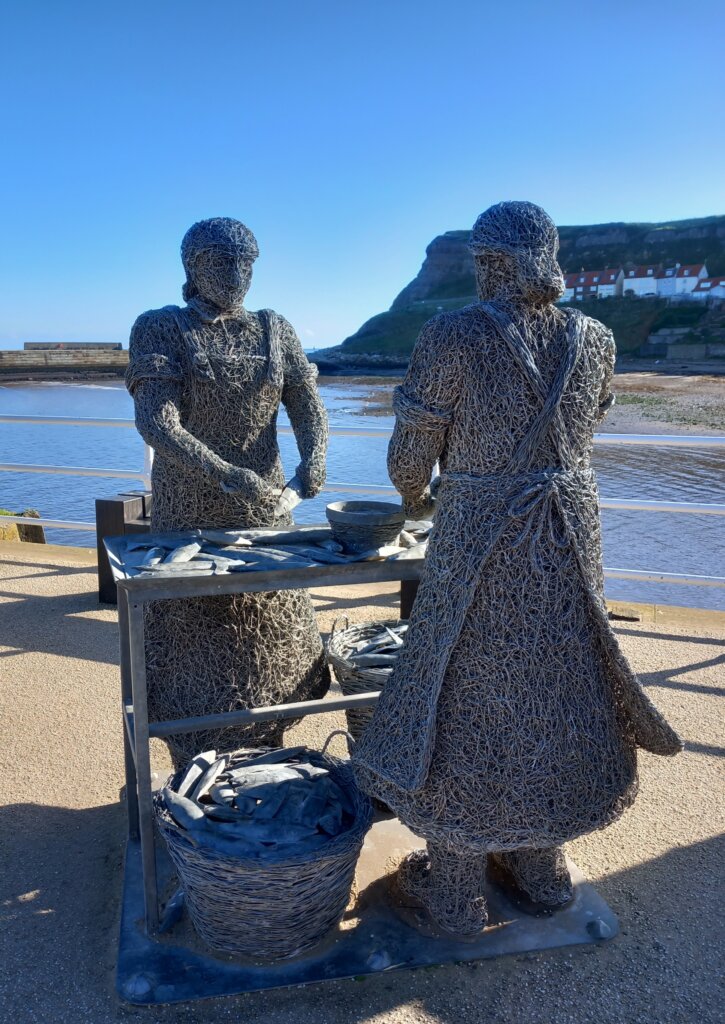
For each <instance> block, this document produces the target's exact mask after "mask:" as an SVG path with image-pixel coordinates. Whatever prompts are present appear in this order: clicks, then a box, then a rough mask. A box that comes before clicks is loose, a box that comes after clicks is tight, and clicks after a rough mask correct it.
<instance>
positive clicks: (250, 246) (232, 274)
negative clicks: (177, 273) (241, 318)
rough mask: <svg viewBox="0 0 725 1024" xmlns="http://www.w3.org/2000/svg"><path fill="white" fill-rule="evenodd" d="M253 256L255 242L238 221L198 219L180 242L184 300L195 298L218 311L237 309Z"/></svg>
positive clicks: (246, 287)
mask: <svg viewBox="0 0 725 1024" xmlns="http://www.w3.org/2000/svg"><path fill="white" fill-rule="evenodd" d="M257 256H259V247H258V246H257V240H256V238H255V237H254V235H253V234H252V232H251V231H250V230H249V228H248V227H246V226H245V225H244V224H242V222H241V221H239V220H233V219H232V218H231V217H212V218H211V219H210V220H200V221H199V222H198V223H196V224H194V225H192V227H190V228H189V230H188V231H187V232H186V234H185V235H184V238H183V240H182V242H181V261H182V263H183V264H184V270H185V271H186V284H185V285H184V299H185V300H186V301H187V302H188V301H189V300H191V299H193V298H196V297H199V298H201V299H203V300H204V301H205V302H208V303H211V304H212V305H213V306H215V307H216V308H217V309H219V310H220V311H222V312H229V311H233V310H237V309H241V308H242V306H243V303H244V298H245V296H246V294H247V292H248V291H249V286H250V284H251V282H252V264H253V262H254V260H256V258H257Z"/></svg>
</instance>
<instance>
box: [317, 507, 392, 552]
mask: <svg viewBox="0 0 725 1024" xmlns="http://www.w3.org/2000/svg"><path fill="white" fill-rule="evenodd" d="M326 514H327V521H328V522H329V524H330V528H331V530H332V535H333V537H334V538H335V540H336V541H338V542H339V543H340V544H342V545H343V547H344V548H345V549H346V550H348V551H370V550H373V549H374V548H381V547H384V546H385V545H386V544H394V543H395V541H396V540H397V539H398V536H399V535H400V531H401V530H402V529H403V526H404V525H405V512H404V511H403V507H402V505H394V504H393V503H392V502H390V501H333V502H332V503H331V504H329V505H328V506H327V509H326Z"/></svg>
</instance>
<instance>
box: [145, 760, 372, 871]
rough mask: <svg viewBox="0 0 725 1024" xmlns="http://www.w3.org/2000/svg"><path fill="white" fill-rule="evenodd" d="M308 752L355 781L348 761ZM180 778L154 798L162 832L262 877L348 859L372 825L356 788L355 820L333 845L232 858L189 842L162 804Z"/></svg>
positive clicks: (179, 843) (196, 850)
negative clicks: (270, 871)
mask: <svg viewBox="0 0 725 1024" xmlns="http://www.w3.org/2000/svg"><path fill="white" fill-rule="evenodd" d="M250 750H251V748H250ZM309 752H310V753H311V754H314V755H315V758H316V759H318V760H319V761H321V762H323V763H324V766H325V767H329V768H330V769H331V772H345V773H349V774H350V777H351V778H352V766H351V765H350V762H349V761H344V760H343V759H342V758H339V757H333V756H332V755H330V754H323V753H321V752H320V751H318V750H311V751H309ZM183 770H184V769H181V771H183ZM179 774H180V772H172V774H171V775H169V777H168V779H167V780H166V782H165V783H164V786H162V788H161V789H160V790H158V792H157V793H156V794H155V796H154V808H155V811H156V820H157V823H158V826H159V829H161V830H162V831H163V832H165V833H166V838H167V839H168V840H169V841H171V842H173V843H175V844H176V845H177V846H186V847H187V848H188V849H189V850H190V851H191V852H193V853H195V854H199V855H201V856H203V857H204V858H205V859H207V860H210V861H214V862H218V863H224V864H229V865H231V866H232V867H236V868H240V867H246V868H248V869H250V870H254V871H255V872H257V873H259V872H260V871H264V869H265V868H275V869H277V868H280V867H283V866H287V865H289V866H290V867H292V866H295V865H300V866H301V865H303V864H308V863H311V862H320V863H322V862H324V861H326V860H336V859H338V858H339V857H341V856H343V855H346V854H347V853H348V852H349V851H350V850H352V849H354V848H356V847H359V846H360V845H361V840H362V838H363V837H364V836H365V833H366V832H367V831H368V829H369V828H370V824H371V822H372V817H373V806H372V803H371V802H370V799H369V798H368V797H367V796H366V795H365V794H364V793H363V792H362V791H361V790H359V789H357V788H355V789H354V790H353V791H352V794H351V796H352V798H353V800H354V801H355V818H354V820H353V822H352V824H351V825H350V827H349V828H347V829H345V831H344V832H340V833H339V834H338V835H336V836H331V837H330V841H329V842H328V843H326V844H325V846H324V847H321V848H318V849H317V850H308V851H307V852H302V853H297V854H295V853H293V852H291V851H293V850H294V846H292V845H290V846H289V847H288V848H287V849H285V850H284V852H282V853H280V852H279V851H275V850H267V852H266V854H265V856H264V857H245V856H244V855H243V854H240V855H238V856H229V855H227V854H225V853H221V852H219V851H218V850H214V849H212V848H211V847H209V846H206V845H205V844H204V842H203V839H202V840H201V841H200V842H199V843H194V842H192V841H191V839H190V838H188V837H189V832H188V831H187V830H186V829H183V828H181V827H180V826H179V825H177V824H176V822H175V821H174V819H173V818H172V817H171V815H170V814H169V812H168V810H167V809H166V806H165V804H164V802H163V800H162V797H161V793H162V791H163V789H164V788H165V787H166V786H168V785H169V784H170V783H171V782H172V781H173V780H174V779H176V777H177V776H178V775H179ZM336 781H337V780H336ZM201 835H203V833H201Z"/></svg>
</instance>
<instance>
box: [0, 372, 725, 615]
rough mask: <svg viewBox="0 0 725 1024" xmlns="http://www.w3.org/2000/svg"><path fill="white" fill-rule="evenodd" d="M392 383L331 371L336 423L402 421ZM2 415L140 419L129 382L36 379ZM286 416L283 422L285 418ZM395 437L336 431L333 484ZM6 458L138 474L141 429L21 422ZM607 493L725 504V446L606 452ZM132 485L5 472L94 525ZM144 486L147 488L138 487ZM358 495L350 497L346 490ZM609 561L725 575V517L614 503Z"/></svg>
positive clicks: (621, 594) (612, 588)
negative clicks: (617, 507)
mask: <svg viewBox="0 0 725 1024" xmlns="http://www.w3.org/2000/svg"><path fill="white" fill-rule="evenodd" d="M394 383H395V382H394V381H390V380H387V379H384V378H322V379H321V389H322V394H323V397H324V400H325V404H326V406H327V408H328V410H329V414H330V422H331V424H332V425H333V426H340V427H360V426H376V427H392V424H393V419H392V415H391V411H390V396H391V392H392V388H393V386H394ZM0 412H3V413H7V414H10V413H12V414H22V415H43V416H76V417H121V418H131V417H132V416H133V407H132V402H131V399H130V397H129V395H128V394H127V392H126V390H125V388H124V387H123V384H122V383H121V382H118V383H115V382H113V383H98V384H66V383H57V384H52V383H37V384H17V385H5V386H0ZM280 422H282V423H285V422H286V420H285V419H284V416H281V417H280ZM280 446H281V448H282V457H283V460H284V464H285V467H286V468H287V469H288V470H289V471H291V470H292V469H294V466H295V465H296V463H297V461H298V459H297V455H296V451H295V449H294V441H293V439H292V438H291V437H281V438H280ZM386 447H387V441H386V439H385V438H380V439H378V438H342V437H333V438H332V440H331V445H330V453H329V459H328V479H329V480H330V481H334V482H338V483H340V482H344V483H368V484H383V485H384V484H388V483H389V480H388V478H387V473H386V469H385V452H386ZM0 461H2V462H12V463H20V462H25V463H31V464H41V465H59V466H74V465H75V466H94V467H101V468H111V467H113V468H118V469H125V470H140V469H141V468H142V466H143V445H142V442H141V439H140V437H139V436H138V435H137V433H136V432H135V430H123V429H105V428H86V427H44V426H15V425H9V424H0ZM596 468H597V470H598V473H599V483H600V492H601V494H602V495H603V496H606V497H613V498H648V499H667V500H671V501H672V500H674V501H698V502H723V503H725V452H723V451H722V450H720V451H717V452H709V453H708V452H706V451H697V450H696V449H683V450H677V449H654V448H641V449H637V448H609V449H603V448H602V449H598V450H597V455H596ZM135 486H137V485H136V483H135V482H134V481H130V480H124V479H122V478H121V479H117V480H116V479H103V480H101V479H97V478H93V477H73V476H57V475H55V476H47V475H39V474H26V473H2V474H0V507H2V508H7V509H12V510H13V511H15V510H22V509H24V508H28V507H31V508H37V509H38V510H39V511H40V512H41V515H42V516H43V517H45V518H50V519H72V520H87V521H90V520H92V518H93V514H94V506H93V502H94V499H95V498H97V497H102V496H104V495H110V494H115V493H117V492H119V491H124V490H132V489H134V487H135ZM138 486H140V484H139V485H138ZM342 497H345V495H344V494H339V495H338V494H333V493H329V492H326V493H325V494H324V496H323V497H320V498H318V499H315V500H314V501H310V502H304V503H303V505H302V506H300V508H299V510H298V512H297V515H296V518H297V521H298V522H315V521H317V522H320V521H323V520H324V506H325V504H326V503H327V502H328V501H334V500H336V499H337V498H342ZM347 497H349V495H347ZM602 519H603V526H604V553H605V559H604V560H605V564H606V565H607V566H612V567H617V568H628V569H646V570H657V571H665V572H679V573H687V574H703V575H718V576H725V540H724V539H723V534H724V533H725V531H724V530H723V520H722V518H719V517H715V516H691V515H668V514H665V513H653V512H616V511H611V510H604V511H603V513H602ZM47 535H48V540H49V541H50V542H51V543H54V544H79V545H83V546H90V545H91V544H92V543H93V542H94V539H93V535H92V534H89V533H87V532H81V531H72V530H48V531H47ZM607 592H608V594H609V596H610V597H613V598H618V599H621V600H632V601H634V600H639V601H649V602H658V603H661V604H676V605H694V606H698V607H701V608H711V609H719V610H725V591H723V590H715V589H712V588H702V587H690V586H688V587H682V586H681V587H670V586H668V587H665V586H661V585H655V584H646V583H625V582H622V581H613V580H612V581H608V585H607Z"/></svg>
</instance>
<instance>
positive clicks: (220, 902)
mask: <svg viewBox="0 0 725 1024" xmlns="http://www.w3.org/2000/svg"><path fill="white" fill-rule="evenodd" d="M326 747H327V744H325V749H326ZM310 755H311V756H310V760H311V761H312V763H313V764H317V765H320V766H321V767H324V768H327V769H328V770H329V772H330V774H331V776H332V778H333V779H334V781H335V782H336V783H337V784H338V785H339V786H341V787H342V788H344V789H345V791H346V792H347V793H349V794H350V797H351V799H352V801H353V804H354V808H355V816H354V820H353V823H352V825H351V826H350V827H349V828H348V829H347V830H346V831H344V832H341V833H340V834H339V835H337V836H335V837H333V838H331V839H330V841H329V843H327V844H326V845H325V847H324V848H323V849H321V850H320V849H318V850H311V851H307V853H304V854H297V855H295V854H294V853H291V852H289V851H284V852H283V853H280V852H270V853H269V855H268V856H265V858H264V860H257V859H249V858H245V857H241V856H240V857H230V856H228V855H226V854H221V853H218V852H216V851H215V850H211V849H208V848H205V847H204V846H203V845H201V844H200V845H194V844H192V842H191V840H190V839H189V833H188V832H186V831H185V830H184V829H181V828H179V827H178V825H177V824H176V822H175V821H174V820H173V819H172V817H171V815H170V814H169V813H168V811H167V810H166V807H165V805H164V802H163V799H162V798H161V795H160V793H159V794H157V796H156V798H155V810H156V821H157V823H158V826H159V830H160V832H161V834H162V836H163V837H164V839H165V840H166V844H167V846H168V850H169V853H170V855H171V859H172V860H173V862H174V864H175V866H176V870H177V872H178V875H179V880H180V882H181V885H182V888H183V890H184V894H185V898H186V902H187V905H188V908H189V915H190V917H191V920H192V923H193V925H194V927H195V929H196V931H197V932H198V934H199V936H200V937H201V938H202V939H203V941H204V942H205V943H206V944H207V945H208V946H209V947H210V948H211V949H216V950H223V951H225V952H228V953H237V954H241V955H243V956H250V957H254V958H255V959H263V960H285V959H288V958H289V957H293V956H296V955H297V954H298V953H301V952H303V951H304V950H307V949H310V948H311V947H312V946H315V945H317V943H318V942H319V941H320V940H321V939H322V938H324V936H325V935H326V934H327V933H328V932H329V931H330V929H331V928H334V927H335V925H336V924H337V923H338V922H339V921H340V920H341V918H342V915H343V914H344V912H345V907H346V906H347V904H348V901H349V899H350V890H351V888H352V883H353V879H354V877H355V866H356V864H357V860H358V856H359V854H360V850H361V848H362V844H363V840H364V838H365V833H366V832H367V830H368V829H369V827H370V823H371V820H372V805H371V803H370V801H369V800H368V798H367V797H366V796H365V795H364V794H363V793H361V792H360V790H359V789H357V787H356V785H355V781H354V779H353V774H352V768H351V767H350V763H349V762H347V761H342V760H340V759H339V758H336V757H330V756H329V755H327V754H325V753H319V752H317V751H310ZM176 781H178V780H177V778H176V776H173V777H172V778H170V779H169V781H168V782H167V785H172V786H173V785H174V783H175V782H176Z"/></svg>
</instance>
